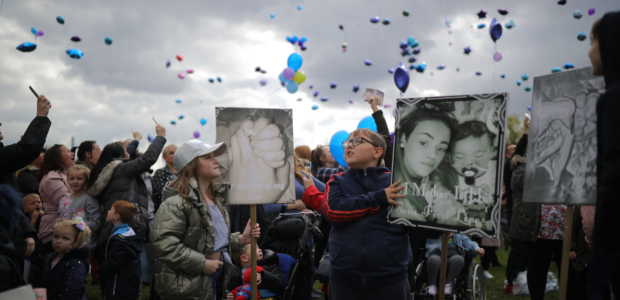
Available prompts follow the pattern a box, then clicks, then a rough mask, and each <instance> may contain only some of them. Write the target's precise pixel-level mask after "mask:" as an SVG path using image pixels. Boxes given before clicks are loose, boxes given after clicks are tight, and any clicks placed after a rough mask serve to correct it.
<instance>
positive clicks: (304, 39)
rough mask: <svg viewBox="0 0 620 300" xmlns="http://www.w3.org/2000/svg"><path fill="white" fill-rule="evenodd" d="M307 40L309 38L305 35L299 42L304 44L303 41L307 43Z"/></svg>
mask: <svg viewBox="0 0 620 300" xmlns="http://www.w3.org/2000/svg"><path fill="white" fill-rule="evenodd" d="M307 41H308V38H307V37H305V36H302V37H301V38H300V39H299V43H302V44H303V43H305V42H307Z"/></svg>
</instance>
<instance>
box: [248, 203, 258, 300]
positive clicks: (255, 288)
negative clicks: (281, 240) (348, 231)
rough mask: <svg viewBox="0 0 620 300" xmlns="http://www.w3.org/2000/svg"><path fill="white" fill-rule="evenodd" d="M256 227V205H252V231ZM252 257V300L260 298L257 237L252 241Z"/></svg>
mask: <svg viewBox="0 0 620 300" xmlns="http://www.w3.org/2000/svg"><path fill="white" fill-rule="evenodd" d="M254 227H256V205H255V204H252V205H250V232H252V230H253V229H254ZM250 246H251V247H250V251H251V252H250V253H251V255H250V259H251V260H252V300H258V293H257V292H258V285H257V284H256V259H257V257H256V238H254V237H252V238H251V241H250Z"/></svg>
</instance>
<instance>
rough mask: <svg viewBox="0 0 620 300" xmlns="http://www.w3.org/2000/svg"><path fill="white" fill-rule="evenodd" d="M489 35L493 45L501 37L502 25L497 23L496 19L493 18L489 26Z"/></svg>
mask: <svg viewBox="0 0 620 300" xmlns="http://www.w3.org/2000/svg"><path fill="white" fill-rule="evenodd" d="M489 34H490V35H491V39H492V40H493V43H495V42H497V40H499V39H500V38H501V37H502V24H501V23H499V22H497V19H495V18H493V20H492V21H491V26H489Z"/></svg>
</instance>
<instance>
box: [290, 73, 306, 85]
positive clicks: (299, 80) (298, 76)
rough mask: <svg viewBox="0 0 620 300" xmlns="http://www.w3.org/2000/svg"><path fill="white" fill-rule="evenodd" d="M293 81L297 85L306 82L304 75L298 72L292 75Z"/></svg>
mask: <svg viewBox="0 0 620 300" xmlns="http://www.w3.org/2000/svg"><path fill="white" fill-rule="evenodd" d="M293 81H295V83H297V84H302V83H304V82H305V81H306V74H304V73H302V72H299V71H297V72H295V75H293Z"/></svg>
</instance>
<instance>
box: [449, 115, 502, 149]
mask: <svg viewBox="0 0 620 300" xmlns="http://www.w3.org/2000/svg"><path fill="white" fill-rule="evenodd" d="M485 134H486V135H487V136H488V137H489V143H490V144H491V145H493V140H494V139H495V134H494V133H492V132H491V131H490V130H489V128H488V127H487V124H485V123H484V122H482V121H478V120H471V121H466V122H463V123H461V124H459V125H458V126H457V127H456V131H455V132H454V137H453V138H452V142H451V143H452V145H454V144H455V143H456V142H458V141H460V140H462V139H465V138H468V137H470V136H473V137H477V138H478V137H482V136H483V135H485ZM451 148H453V147H451Z"/></svg>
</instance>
